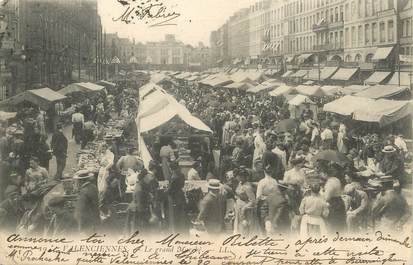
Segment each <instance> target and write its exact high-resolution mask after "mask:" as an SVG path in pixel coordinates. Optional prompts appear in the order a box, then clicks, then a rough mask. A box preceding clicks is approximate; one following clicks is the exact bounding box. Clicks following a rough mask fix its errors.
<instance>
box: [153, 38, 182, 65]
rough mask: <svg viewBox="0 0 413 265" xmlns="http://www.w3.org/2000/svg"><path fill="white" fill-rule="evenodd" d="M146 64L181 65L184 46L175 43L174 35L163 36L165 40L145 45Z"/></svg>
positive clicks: (180, 43) (177, 42)
mask: <svg viewBox="0 0 413 265" xmlns="http://www.w3.org/2000/svg"><path fill="white" fill-rule="evenodd" d="M146 50H147V61H146V63H148V64H154V65H183V64H184V57H185V44H184V43H182V42H181V41H177V40H176V39H175V36H174V35H170V34H167V35H165V40H164V41H160V42H148V43H146Z"/></svg>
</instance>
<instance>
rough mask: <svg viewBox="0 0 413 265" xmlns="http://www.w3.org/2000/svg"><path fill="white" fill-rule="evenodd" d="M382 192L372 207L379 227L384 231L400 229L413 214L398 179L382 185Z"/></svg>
mask: <svg viewBox="0 0 413 265" xmlns="http://www.w3.org/2000/svg"><path fill="white" fill-rule="evenodd" d="M381 188H382V192H381V193H380V194H379V195H377V198H376V201H375V202H374V204H373V207H372V213H373V218H374V219H376V225H377V228H378V229H380V230H382V231H383V230H384V231H389V230H392V231H394V229H398V230H399V231H401V228H402V226H403V225H404V224H405V223H406V222H407V220H408V219H409V218H410V216H411V211H410V207H409V205H408V203H407V201H406V199H405V198H404V197H403V195H402V194H401V192H400V183H399V182H398V181H394V182H393V181H389V182H386V183H384V184H383V185H382V186H381Z"/></svg>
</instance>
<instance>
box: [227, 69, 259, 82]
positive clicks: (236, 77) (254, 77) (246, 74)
mask: <svg viewBox="0 0 413 265" xmlns="http://www.w3.org/2000/svg"><path fill="white" fill-rule="evenodd" d="M229 78H230V79H231V80H232V81H234V82H247V81H253V82H256V81H259V80H260V79H264V78H265V74H264V73H263V72H262V71H257V70H244V71H237V72H235V73H233V74H231V75H230V77H229Z"/></svg>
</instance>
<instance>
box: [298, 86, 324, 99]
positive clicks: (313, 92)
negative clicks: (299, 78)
mask: <svg viewBox="0 0 413 265" xmlns="http://www.w3.org/2000/svg"><path fill="white" fill-rule="evenodd" d="M294 90H296V91H297V92H298V93H299V94H301V95H306V96H314V97H322V96H324V95H325V94H324V92H323V90H321V89H320V86H317V85H312V86H306V85H299V86H297V87H295V88H294Z"/></svg>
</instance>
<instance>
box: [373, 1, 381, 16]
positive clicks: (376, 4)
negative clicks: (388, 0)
mask: <svg viewBox="0 0 413 265" xmlns="http://www.w3.org/2000/svg"><path fill="white" fill-rule="evenodd" d="M372 7H373V14H372V15H373V16H374V15H375V14H376V13H377V12H378V11H379V9H380V6H379V0H373V6H372Z"/></svg>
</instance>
